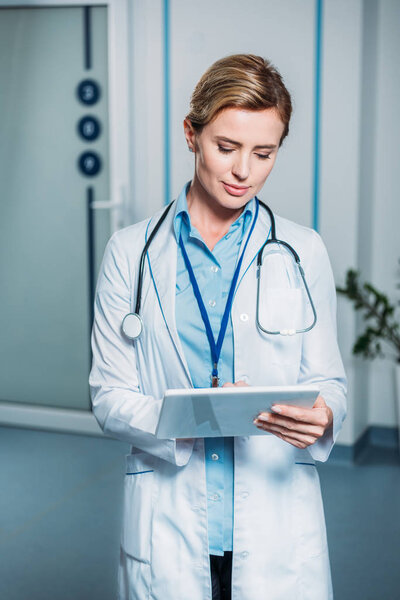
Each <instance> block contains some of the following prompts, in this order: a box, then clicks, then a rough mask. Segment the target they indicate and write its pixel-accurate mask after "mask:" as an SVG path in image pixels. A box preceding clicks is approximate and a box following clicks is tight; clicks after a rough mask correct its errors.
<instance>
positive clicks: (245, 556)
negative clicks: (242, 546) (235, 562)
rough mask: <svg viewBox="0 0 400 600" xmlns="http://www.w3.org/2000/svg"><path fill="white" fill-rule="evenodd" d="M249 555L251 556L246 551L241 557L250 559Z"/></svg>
mask: <svg viewBox="0 0 400 600" xmlns="http://www.w3.org/2000/svg"><path fill="white" fill-rule="evenodd" d="M248 555H249V553H248V552H247V551H246V550H245V551H244V552H242V553H241V554H240V556H241V557H242V558H247V557H248Z"/></svg>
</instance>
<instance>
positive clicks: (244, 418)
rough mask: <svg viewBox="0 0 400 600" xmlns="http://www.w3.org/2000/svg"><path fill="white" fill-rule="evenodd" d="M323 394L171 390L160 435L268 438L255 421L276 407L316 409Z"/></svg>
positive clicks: (273, 389)
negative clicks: (263, 413)
mask: <svg viewBox="0 0 400 600" xmlns="http://www.w3.org/2000/svg"><path fill="white" fill-rule="evenodd" d="M318 394H319V388H318V387H317V386H313V385H307V386H304V385H291V386H268V387H252V386H248V387H247V386H246V387H225V388H201V389H199V388H196V389H190V388H189V389H187V388H185V389H179V390H167V391H166V392H165V395H164V398H163V403H162V407H161V412H160V417H159V420H158V425H157V429H156V436H157V437H158V438H161V439H166V438H196V437H229V436H244V435H266V434H267V432H266V431H262V430H261V429H258V428H257V427H256V425H254V423H253V419H254V418H255V417H256V416H257V415H258V414H259V413H260V412H265V411H270V410H271V406H272V405H273V404H278V403H279V404H290V405H294V406H302V407H307V408H312V406H313V405H314V403H315V400H316V399H317V396H318Z"/></svg>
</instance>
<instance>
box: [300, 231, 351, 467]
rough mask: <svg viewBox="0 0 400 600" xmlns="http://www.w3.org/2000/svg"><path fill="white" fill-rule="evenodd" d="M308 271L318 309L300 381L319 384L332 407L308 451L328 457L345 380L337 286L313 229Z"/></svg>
mask: <svg viewBox="0 0 400 600" xmlns="http://www.w3.org/2000/svg"><path fill="white" fill-rule="evenodd" d="M312 233H313V247H312V255H311V261H310V266H309V273H307V272H305V276H306V280H307V281H308V282H309V287H310V292H311V296H312V298H313V301H314V305H315V308H316V312H317V323H316V325H315V327H314V328H313V329H312V330H311V331H310V332H308V333H305V334H304V336H303V348H302V361H301V368H300V377H299V383H304V384H306V383H310V384H316V385H318V386H319V389H320V395H321V396H322V397H323V399H324V400H325V402H326V404H327V405H328V406H329V407H330V408H331V409H332V413H333V426H332V427H330V428H329V429H327V430H326V431H325V433H324V435H323V436H322V437H321V438H319V439H318V440H317V441H316V442H315V443H314V444H313V445H311V446H308V451H309V452H310V454H311V456H312V457H313V459H314V460H318V461H321V462H324V461H326V460H327V459H328V457H329V454H330V452H331V450H332V448H333V445H334V443H335V441H336V439H337V437H338V434H339V431H340V429H341V427H342V423H343V420H344V418H345V416H346V393H347V382H346V375H345V372H344V368H343V363H342V359H341V356H340V351H339V347H338V343H337V331H336V288H335V282H334V278H333V273H332V268H331V265H330V261H329V257H328V253H327V251H326V248H325V245H324V244H323V242H322V240H321V238H320V236H319V235H318V234H317V233H316V232H315V231H313V232H312Z"/></svg>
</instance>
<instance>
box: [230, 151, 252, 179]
mask: <svg viewBox="0 0 400 600" xmlns="http://www.w3.org/2000/svg"><path fill="white" fill-rule="evenodd" d="M249 173H250V158H249V157H248V156H247V155H246V153H245V152H235V160H234V163H233V165H232V174H233V175H234V176H235V177H237V179H239V180H240V181H244V180H245V179H247V177H248V176H249Z"/></svg>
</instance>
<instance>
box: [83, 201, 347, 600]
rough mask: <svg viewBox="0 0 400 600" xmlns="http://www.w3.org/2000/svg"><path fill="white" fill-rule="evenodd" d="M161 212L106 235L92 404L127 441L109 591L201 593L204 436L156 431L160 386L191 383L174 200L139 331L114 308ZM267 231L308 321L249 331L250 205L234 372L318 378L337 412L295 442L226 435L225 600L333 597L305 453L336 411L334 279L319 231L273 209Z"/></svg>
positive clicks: (257, 237) (200, 596) (261, 237)
mask: <svg viewBox="0 0 400 600" xmlns="http://www.w3.org/2000/svg"><path fill="white" fill-rule="evenodd" d="M160 214H161V213H159V214H157V215H155V216H154V217H153V218H152V219H151V220H149V221H144V222H141V223H138V224H136V225H132V226H131V227H128V228H126V229H123V230H121V231H118V232H116V233H115V234H114V235H113V236H112V238H111V240H110V241H109V243H108V246H107V249H106V252H105V255H104V259H103V264H102V268H101V273H100V276H99V280H98V285H97V293H96V301H95V322H94V327H93V335H92V346H93V366H92V371H91V374H90V386H91V394H92V402H93V411H94V414H95V416H96V419H97V420H98V422H99V424H100V426H101V427H102V428H103V430H104V432H105V433H107V434H109V435H112V436H113V437H115V438H118V439H120V440H124V441H126V442H129V443H130V444H131V445H132V450H131V454H129V455H128V456H127V457H126V473H127V475H126V476H125V483H124V486H125V488H124V518H123V528H122V536H121V563H120V569H119V596H118V597H119V599H120V600H128V599H129V600H145V599H150V598H151V599H152V600H211V587H210V570H209V553H208V536H207V498H206V477H205V461H204V443H203V440H202V439H196V440H195V441H190V440H178V441H175V440H173V439H170V440H158V439H157V438H156V437H155V436H154V431H155V427H156V424H157V420H158V415H159V411H160V406H161V399H162V397H163V394H164V392H165V390H166V389H168V388H183V387H191V379H190V374H189V371H188V367H187V364H186V361H185V357H184V355H183V352H182V347H181V344H180V341H179V337H178V334H177V329H176V322H175V281H176V260H177V244H176V239H175V236H174V232H173V216H174V209H173V208H172V209H171V211H170V213H169V214H168V216H167V218H166V221H165V222H164V223H163V225H162V227H161V229H160V230H159V232H158V234H157V235H156V237H155V239H154V241H153V242H152V244H151V246H150V249H149V253H148V257H149V258H148V261H146V267H145V273H144V282H143V291H142V309H141V312H142V317H143V321H144V331H143V334H142V336H141V338H140V339H139V340H137V341H136V342H132V341H129V340H128V339H126V338H125V337H124V336H123V334H122V332H121V323H122V320H123V317H124V316H125V315H126V314H127V313H128V312H133V311H134V307H135V294H136V283H137V276H138V266H139V257H140V254H141V251H142V249H143V246H144V243H145V236H146V235H147V236H148V235H149V233H150V232H151V230H152V228H153V227H154V225H155V223H156V222H157V219H158V217H159V215H160ZM276 226H277V237H278V238H280V239H283V240H285V241H287V242H289V243H290V244H291V245H293V247H294V248H295V249H296V250H297V252H298V253H299V255H300V257H301V259H302V264H303V267H304V270H305V273H306V277H307V281H308V284H309V287H310V290H311V294H312V297H313V300H314V303H315V306H316V310H317V313H318V322H317V325H316V326H315V327H314V329H312V330H311V331H310V332H309V333H305V334H298V335H294V336H286V337H283V336H271V335H267V334H263V333H260V331H259V330H258V329H257V327H256V324H255V304H256V303H255V298H256V275H255V263H256V261H255V260H254V259H255V256H256V254H257V251H258V250H259V248H260V247H261V246H262V244H263V243H264V241H265V239H266V236H267V234H268V231H269V227H270V222H269V217H268V215H267V214H266V212H265V211H264V210H263V209H262V208H261V207H260V213H259V217H258V221H257V224H256V227H255V229H254V232H253V235H252V237H251V239H250V241H249V244H248V247H247V250H246V254H245V257H244V260H243V264H242V267H241V273H240V276H239V283H238V288H237V292H236V295H235V298H234V303H233V307H232V323H233V333H234V365H235V380H236V381H238V380H240V379H244V380H245V381H247V382H248V383H249V384H250V385H286V384H295V383H306V382H308V383H316V384H317V385H319V386H320V390H321V395H322V396H323V397H324V399H325V401H326V402H327V404H328V405H329V406H330V407H331V409H332V411H333V415H334V418H333V430H331V431H328V432H326V434H325V435H324V436H323V437H322V438H320V439H319V440H318V441H317V442H316V443H315V444H314V445H313V446H310V447H308V448H307V449H304V450H300V449H297V448H295V447H294V446H293V445H291V444H289V443H287V442H284V441H283V440H281V439H279V438H278V437H276V436H273V435H261V436H254V437H253V436H250V437H238V438H235V441H234V452H235V470H234V471H235V472H234V534H233V569H232V600H295V599H296V600H297V599H298V600H328V599H331V598H332V597H333V596H332V587H331V576H330V566H329V557H328V547H327V539H326V530H325V520H324V511H323V505H322V500H321V491H320V482H319V477H318V472H317V470H316V468H315V461H316V460H318V461H326V460H327V458H328V456H329V453H330V451H331V448H332V446H333V444H334V442H335V440H336V437H337V435H338V432H339V430H340V427H341V425H342V421H343V419H344V417H345V413H346V401H345V393H346V379H345V374H344V370H343V365H342V361H341V358H340V354H339V350H338V346H337V341H336V296H335V287H334V280H333V276H332V271H331V267H330V264H329V259H328V256H327V252H326V250H325V247H324V245H323V243H322V241H321V239H320V237H319V235H318V234H317V233H315V232H314V231H313V230H311V229H308V228H305V227H302V226H300V225H297V224H295V223H293V222H291V221H288V220H286V219H283V218H281V217H278V216H276ZM275 291H276V290H275ZM278 295H279V292H278ZM275 296H276V294H275Z"/></svg>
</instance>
